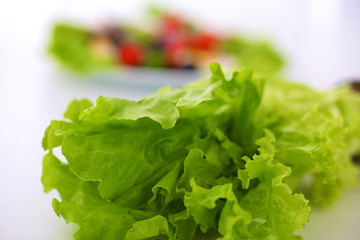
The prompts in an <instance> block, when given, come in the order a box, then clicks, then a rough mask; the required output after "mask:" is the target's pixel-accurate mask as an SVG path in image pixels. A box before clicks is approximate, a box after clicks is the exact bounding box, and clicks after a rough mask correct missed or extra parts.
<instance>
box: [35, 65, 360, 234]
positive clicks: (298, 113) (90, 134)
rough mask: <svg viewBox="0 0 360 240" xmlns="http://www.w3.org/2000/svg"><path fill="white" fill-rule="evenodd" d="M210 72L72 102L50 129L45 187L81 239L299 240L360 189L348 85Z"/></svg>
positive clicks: (354, 109)
mask: <svg viewBox="0 0 360 240" xmlns="http://www.w3.org/2000/svg"><path fill="white" fill-rule="evenodd" d="M210 70H211V77H209V78H206V79H203V80H202V81H198V82H194V83H192V84H190V85H188V86H186V87H184V88H183V89H170V88H165V89H162V90H161V91H159V92H158V93H156V94H153V95H150V96H147V97H145V98H143V99H141V100H140V101H131V100H126V99H117V98H108V97H103V96H100V97H99V98H98V99H97V101H96V105H93V104H92V103H91V102H90V101H89V100H86V99H83V100H74V101H73V102H71V103H70V105H69V107H68V109H67V110H66V112H65V114H64V117H65V118H66V119H67V120H62V121H52V122H51V123H50V126H49V127H48V128H47V129H46V131H45V136H44V139H43V148H44V149H45V150H47V151H48V152H47V154H46V155H45V157H44V159H43V176H42V183H43V185H44V189H45V191H46V192H49V191H51V190H52V189H56V190H57V191H58V192H59V194H60V198H61V201H60V200H58V199H54V200H53V208H54V210H55V212H56V214H57V215H58V216H62V217H63V218H64V219H65V221H66V222H72V223H76V224H77V225H79V227H80V228H79V230H78V231H77V232H76V233H75V234H74V237H75V239H104V240H108V239H125V240H135V239H180V240H189V239H219V240H220V239H222V240H237V239H239V240H241V239H253V240H255V239H256V240H262V239H264V240H265V239H278V240H283V239H284V240H288V239H301V237H300V236H297V235H296V234H295V233H294V232H295V231H296V230H299V229H303V228H304V226H305V225H306V223H307V222H308V220H309V217H310V206H327V205H329V204H330V203H332V202H333V201H335V200H336V199H338V198H339V197H340V196H341V193H342V192H343V191H345V190H346V189H349V188H351V187H355V186H358V184H359V181H358V176H359V171H358V169H357V168H356V166H355V165H354V164H353V163H352V161H351V158H350V156H351V154H353V153H356V152H357V151H359V149H360V97H359V96H357V95H356V94H355V93H353V92H352V91H351V90H350V89H349V88H348V87H342V88H339V89H335V90H333V91H330V92H321V93H319V92H316V91H314V90H312V89H310V88H307V87H305V86H302V85H299V84H295V83H291V82H287V81H284V80H280V79H275V78H274V79H269V80H268V81H265V79H263V78H257V77H254V76H253V74H252V72H251V71H249V70H246V69H245V70H242V71H240V72H234V73H233V74H232V76H231V77H230V79H227V78H226V77H225V74H224V73H223V71H222V69H221V67H220V65H219V64H217V63H213V64H211V65H210ZM265 85H266V86H265ZM57 147H61V152H62V154H63V155H64V156H65V158H66V161H67V162H66V163H64V162H61V161H60V160H59V159H58V158H57V157H56V156H55V155H54V153H53V151H52V149H54V148H57Z"/></svg>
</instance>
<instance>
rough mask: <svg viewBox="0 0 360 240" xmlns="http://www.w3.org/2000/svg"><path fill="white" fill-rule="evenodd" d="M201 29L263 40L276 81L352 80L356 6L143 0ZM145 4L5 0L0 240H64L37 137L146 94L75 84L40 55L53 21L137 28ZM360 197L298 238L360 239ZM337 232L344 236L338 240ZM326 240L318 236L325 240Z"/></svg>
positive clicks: (359, 18)
mask: <svg viewBox="0 0 360 240" xmlns="http://www.w3.org/2000/svg"><path fill="white" fill-rule="evenodd" d="M151 3H158V4H159V5H161V6H163V5H164V6H168V7H169V9H175V10H178V11H180V12H182V13H184V14H185V15H186V16H188V17H190V18H192V19H194V20H195V21H198V22H199V23H200V24H205V25H206V26H212V27H215V28H221V27H225V28H227V29H232V30H234V31H237V32H244V33H246V34H248V35H249V36H259V37H265V38H268V39H271V40H272V42H273V43H274V44H275V45H276V46H277V47H278V48H279V49H281V51H283V52H284V54H285V56H286V58H287V61H288V62H289V64H288V68H287V70H286V71H285V72H284V73H283V74H284V75H285V76H288V77H290V78H292V79H294V80H296V81H302V82H304V83H308V84H311V85H312V86H314V87H317V88H323V87H329V86H332V85H333V84H336V83H338V82H341V81H344V80H347V79H349V78H356V77H358V78H359V77H360V66H359V65H360V1H358V0H344V1H340V0H312V1H310V0H293V1H289V0H252V1H250V0H248V1H240V0H238V1H236V0H233V1H231V0H222V1H219V0H216V1H215V0H214V1H210V0H207V1H204V0H200V1H199V0H198V1H194V0H192V1H189V0H182V1H151ZM147 4H149V2H148V1H141V0H132V1H119V0H118V1H111V0H101V1H86V0H76V1H70V0H68V1H66V0H62V1H61V0H55V1H45V0H31V1H26V0H23V1H21V0H12V1H1V2H0V116H1V117H0V240H7V239H9V240H12V239H16V240H17V239H30V240H32V239H34V240H35V239H36V240H57V239H69V238H70V236H71V234H72V232H73V231H74V226H71V225H70V226H69V225H65V224H64V221H63V220H62V219H60V218H58V217H57V216H56V215H55V214H54V213H53V211H52V209H51V199H52V197H54V196H55V197H56V196H57V194H56V193H54V192H52V193H51V194H49V195H46V194H44V193H43V189H42V186H41V182H40V177H41V168H42V166H41V162H42V156H43V155H44V151H43V150H42V148H41V139H42V136H43V132H44V130H45V128H46V127H47V125H48V124H49V122H50V120H52V119H61V118H62V113H63V111H64V110H65V108H66V106H67V104H68V103H69V102H70V101H71V99H73V98H82V97H87V98H90V99H91V100H95V99H96V97H97V96H98V95H100V94H102V95H105V96H115V97H124V98H131V99H139V98H140V97H141V96H144V95H146V94H149V93H151V92H153V91H154V89H153V88H145V87H141V86H134V85H129V84H127V85H126V84H118V85H115V84H101V83H98V82H91V83H87V82H84V81H74V79H71V77H70V76H69V75H66V74H62V73H59V72H58V71H56V70H55V69H54V65H53V62H51V61H49V59H48V58H47V57H46V54H45V50H44V49H45V46H46V41H47V38H48V35H49V32H48V31H49V28H50V26H51V25H52V23H53V22H54V21H55V20H56V19H60V18H61V19H67V18H71V19H75V20H78V21H84V22H92V21H96V20H106V19H108V18H111V17H116V18H120V19H121V18H123V19H130V20H136V19H138V18H139V16H140V15H141V13H142V12H144V11H143V10H144V9H145V6H146V5H147ZM357 202H360V194H359V192H349V193H348V194H347V195H345V197H344V198H343V199H342V201H341V202H339V203H338V204H336V205H335V206H333V207H332V208H331V209H328V210H326V211H325V212H321V211H315V213H314V214H313V216H312V220H311V221H312V224H310V225H309V227H308V228H307V230H306V231H305V233H303V234H304V236H306V238H305V239H334V240H335V239H349V240H355V239H357V240H358V239H360V230H359V227H358V223H359V222H360V207H359V206H357V208H356V203H357ZM344 232H345V234H346V235H345V237H344ZM324 236H326V237H324Z"/></svg>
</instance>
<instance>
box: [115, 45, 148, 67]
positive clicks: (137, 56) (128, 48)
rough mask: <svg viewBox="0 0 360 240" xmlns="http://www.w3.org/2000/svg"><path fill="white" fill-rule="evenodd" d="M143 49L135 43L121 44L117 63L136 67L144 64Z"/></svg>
mask: <svg viewBox="0 0 360 240" xmlns="http://www.w3.org/2000/svg"><path fill="white" fill-rule="evenodd" d="M144 60H145V49H144V48H143V47H142V46H141V45H139V44H136V43H123V44H121V45H120V46H119V48H118V61H119V62H120V63H122V64H124V65H132V66H138V65H141V64H143V63H144Z"/></svg>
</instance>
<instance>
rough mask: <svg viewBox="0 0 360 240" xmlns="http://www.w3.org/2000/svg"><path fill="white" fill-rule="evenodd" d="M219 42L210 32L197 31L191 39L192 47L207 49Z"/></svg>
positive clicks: (214, 46)
mask: <svg viewBox="0 0 360 240" xmlns="http://www.w3.org/2000/svg"><path fill="white" fill-rule="evenodd" d="M218 44H219V38H218V37H217V36H215V35H214V34H210V33H199V34H197V35H195V36H194V38H193V41H192V44H191V45H192V47H194V48H198V49H203V50H208V49H213V48H216V47H217V46H218Z"/></svg>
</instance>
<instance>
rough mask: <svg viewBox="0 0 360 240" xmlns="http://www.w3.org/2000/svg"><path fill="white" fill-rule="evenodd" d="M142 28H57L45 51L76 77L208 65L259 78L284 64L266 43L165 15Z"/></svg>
mask: <svg viewBox="0 0 360 240" xmlns="http://www.w3.org/2000/svg"><path fill="white" fill-rule="evenodd" d="M143 26H145V27H142V28H141V27H136V26H135V25H133V26H131V25H128V24H121V23H115V22H114V23H112V24H107V25H106V26H102V27H100V28H97V29H91V28H89V27H81V26H78V25H73V24H69V23H64V22H62V23H57V24H55V26H54V27H53V30H52V37H51V41H50V46H49V52H50V54H51V55H52V56H53V57H54V58H55V59H57V60H58V61H59V62H60V64H61V65H63V66H64V67H65V68H67V69H68V70H70V71H73V72H78V73H87V72H92V71H97V70H103V69H111V68H113V69H114V68H117V67H118V66H138V67H151V68H175V69H201V68H204V67H207V66H208V64H209V63H210V62H212V61H214V60H216V61H218V62H220V63H222V64H223V65H229V66H230V67H239V66H243V67H244V66H245V67H249V68H251V69H252V70H254V71H256V72H263V73H271V72H276V71H279V70H280V69H281V68H282V67H283V65H284V61H283V59H282V57H281V55H280V54H279V53H278V52H277V51H276V50H274V49H273V47H272V46H271V45H270V44H268V43H267V42H264V41H255V40H249V39H246V38H244V37H243V36H241V35H234V34H230V35H227V34H223V33H221V32H220V31H218V32H214V31H208V30H204V28H202V27H201V26H197V25H196V24H194V23H192V22H190V21H187V20H186V19H184V18H182V17H179V16H177V15H174V14H169V13H167V12H160V13H157V14H156V16H154V15H152V17H149V20H148V21H147V22H146V24H145V23H144V24H143Z"/></svg>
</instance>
